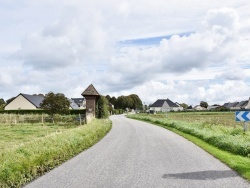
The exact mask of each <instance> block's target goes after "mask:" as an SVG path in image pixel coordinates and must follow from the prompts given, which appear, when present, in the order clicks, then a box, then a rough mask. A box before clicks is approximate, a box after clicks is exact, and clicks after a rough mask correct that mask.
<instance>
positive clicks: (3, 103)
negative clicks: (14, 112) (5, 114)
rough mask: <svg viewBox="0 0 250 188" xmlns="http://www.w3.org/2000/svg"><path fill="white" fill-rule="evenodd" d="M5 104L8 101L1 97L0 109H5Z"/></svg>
mask: <svg viewBox="0 0 250 188" xmlns="http://www.w3.org/2000/svg"><path fill="white" fill-rule="evenodd" d="M5 104H6V103H5V101H4V99H3V98H1V99H0V110H3V107H4V105H5Z"/></svg>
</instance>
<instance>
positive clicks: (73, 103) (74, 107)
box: [68, 99, 79, 110]
mask: <svg viewBox="0 0 250 188" xmlns="http://www.w3.org/2000/svg"><path fill="white" fill-rule="evenodd" d="M68 100H69V102H70V107H71V108H72V109H74V110H76V109H79V106H78V104H76V103H75V101H74V100H73V99H68Z"/></svg>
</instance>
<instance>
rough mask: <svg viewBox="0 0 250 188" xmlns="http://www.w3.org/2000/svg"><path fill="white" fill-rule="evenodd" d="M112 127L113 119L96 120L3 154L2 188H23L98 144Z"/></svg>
mask: <svg viewBox="0 0 250 188" xmlns="http://www.w3.org/2000/svg"><path fill="white" fill-rule="evenodd" d="M111 126H112V125H111V121H110V120H97V119H95V120H93V121H92V122H91V123H89V124H87V125H84V126H81V127H78V128H74V129H70V130H69V131H64V132H60V133H53V134H50V135H48V136H46V137H43V138H39V139H35V140H32V141H31V142H28V143H24V144H23V145H21V146H20V147H18V148H15V149H10V150H8V151H7V150H6V152H4V153H0V187H3V188H4V187H21V186H22V185H24V184H26V183H28V182H30V181H31V180H33V179H35V178H37V177H39V176H41V175H42V174H44V173H45V172H47V171H49V170H51V169H53V168H54V167H56V166H58V165H59V164H61V163H63V162H65V161H66V160H68V159H70V158H72V157H73V156H75V155H76V154H78V153H80V152H81V151H83V150H85V149H87V148H89V147H91V146H92V145H94V144H95V143H97V142H98V141H99V140H100V139H102V138H103V137H104V136H105V135H106V134H107V133H108V132H109V130H110V129H111Z"/></svg>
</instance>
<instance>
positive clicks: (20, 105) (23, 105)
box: [4, 95, 37, 110]
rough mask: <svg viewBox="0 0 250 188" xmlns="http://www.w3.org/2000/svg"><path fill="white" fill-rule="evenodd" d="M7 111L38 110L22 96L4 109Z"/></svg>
mask: <svg viewBox="0 0 250 188" xmlns="http://www.w3.org/2000/svg"><path fill="white" fill-rule="evenodd" d="M4 109H5V110H18V109H22V110H35V109H37V108H36V106H35V105H33V104H32V103H31V102H29V101H28V100H27V99H26V98H24V97H23V96H22V95H19V96H18V97H16V98H15V99H14V100H13V101H11V102H10V103H9V104H8V105H6V106H5V107H4Z"/></svg>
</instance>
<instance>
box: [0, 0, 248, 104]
mask: <svg viewBox="0 0 250 188" xmlns="http://www.w3.org/2000/svg"><path fill="white" fill-rule="evenodd" d="M1 3H2V5H3V6H1V11H0V26H1V28H3V31H5V32H3V33H2V35H1V36H0V41H1V43H0V60H1V62H0V65H1V70H4V71H3V72H4V73H2V74H1V75H0V88H1V90H0V91H1V92H0V98H1V97H2V96H3V97H4V98H5V99H8V98H10V97H12V96H15V95H17V94H18V93H20V92H27V93H28V92H29V93H35V92H39V93H45V92H48V91H51V90H52V91H55V92H63V93H65V94H66V95H67V96H69V97H71V96H72V97H73V96H79V95H80V94H81V92H82V91H81V90H84V89H85V87H87V86H88V85H89V84H90V83H93V84H94V85H95V86H96V88H97V90H98V91H100V93H103V94H110V95H112V94H113V95H120V94H124V95H126V94H130V93H131V92H132V93H137V94H139V96H140V97H141V98H142V99H143V101H145V102H147V101H148V102H154V100H155V99H157V98H165V97H169V98H170V99H173V100H174V101H178V102H186V103H189V104H196V103H198V102H199V101H200V100H207V101H209V102H211V103H212V102H214V103H217V102H220V101H225V100H231V99H233V98H235V99H238V98H244V97H246V95H247V93H246V90H247V89H249V80H250V78H249V69H250V67H249V61H250V56H249V54H250V47H249V38H250V37H249V32H248V31H249V28H250V27H249V26H250V24H249V23H250V22H249V11H248V10H249V7H250V6H249V3H248V2H247V1H245V0H239V1H226V0H222V1H216V0H211V1H203V2H200V1H197V0H190V1H187V2H183V1H178V0H177V1H174V2H172V1H165V0H160V1H157V2H155V1H142V0H138V1H132V0H124V1H116V0H109V1H108V2H107V1H105V2H104V1H80V0H72V1H66V0H61V1H57V0H55V1H47V0H44V1H39V2H35V1H19V2H18V3H17V4H13V3H11V2H9V1H3V2H1ZM190 5H192V6H190ZM224 7H230V8H224ZM12 10H13V11H12ZM30 18H32V19H30ZM186 32H187V33H188V32H192V33H191V34H187V35H186V36H179V35H178V33H186ZM172 34H175V35H173V36H172V37H170V38H165V39H162V41H161V42H160V43H159V44H156V45H151V46H149V45H148V46H145V45H139V44H137V45H127V46H126V45H123V46H120V45H119V44H120V43H119V42H120V41H122V40H126V39H137V38H145V37H155V36H156V37H157V36H166V35H172ZM10 36H11V37H10ZM13 51H15V53H13ZM236 83H240V84H239V87H240V88H241V89H242V91H243V92H238V91H236V90H237V89H236V88H233V87H231V86H232V84H236ZM10 85H11V87H10ZM220 88H221V89H223V91H221V90H220ZM229 90H232V92H229V93H228V94H224V91H225V93H227V92H228V91H229ZM221 93H223V94H221ZM1 95H2V96H1ZM219 96H223V98H222V97H219ZM152 99H154V100H152Z"/></svg>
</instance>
